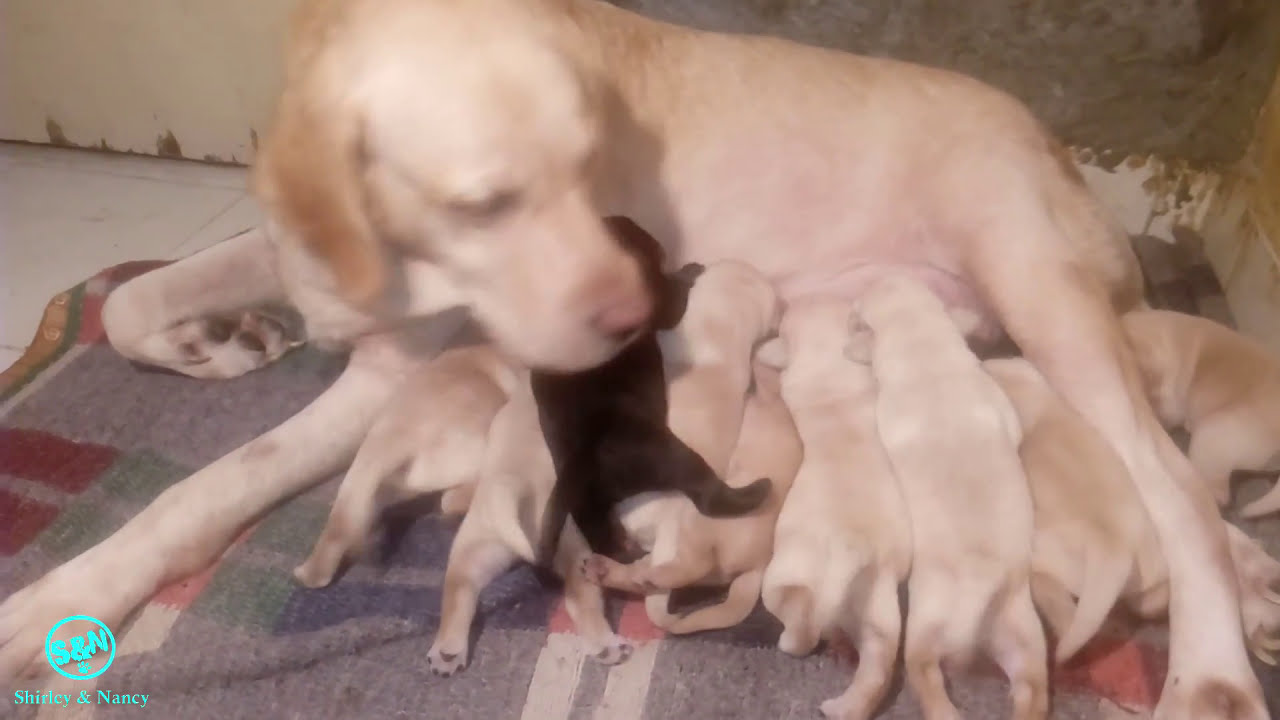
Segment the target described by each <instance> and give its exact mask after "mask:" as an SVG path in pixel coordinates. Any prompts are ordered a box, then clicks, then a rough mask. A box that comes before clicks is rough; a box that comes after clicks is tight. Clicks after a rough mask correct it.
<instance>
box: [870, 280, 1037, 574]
mask: <svg viewBox="0 0 1280 720" xmlns="http://www.w3.org/2000/svg"><path fill="white" fill-rule="evenodd" d="M860 311H861V315H862V318H863V320H864V321H865V322H866V323H867V324H868V325H869V326H870V331H871V332H872V334H873V335H874V341H873V343H874V345H873V351H872V356H873V362H872V368H873V371H874V374H875V377H876V381H877V384H878V388H879V390H878V398H877V403H876V415H877V421H878V422H877V425H878V427H879V430H880V438H881V441H882V442H883V443H884V446H885V449H886V450H887V451H888V453H889V456H890V458H891V460H892V464H893V467H894V470H895V472H896V473H897V475H898V479H899V482H900V483H901V484H902V486H903V491H904V493H905V494H906V496H907V502H908V505H909V506H910V507H911V510H912V513H913V515H919V516H920V517H921V518H922V519H923V522H919V523H918V524H917V527H916V528H915V542H916V545H917V547H923V548H925V549H926V550H927V551H928V552H939V553H942V554H946V553H948V552H951V551H956V552H962V553H963V552H973V551H977V552H980V553H982V554H987V553H990V554H993V555H994V556H996V557H1004V556H1007V555H1008V554H1009V553H1010V552H1014V553H1017V552H1019V551H1022V552H1025V550H1026V547H1027V543H1029V541H1030V537H1031V532H1032V519H1031V500H1030V496H1029V492H1028V490H1027V486H1026V480H1025V477H1024V475H1023V471H1022V465H1021V462H1020V461H1019V459H1018V454H1017V453H1018V445H1019V444H1020V442H1021V440H1022V430H1021V423H1020V422H1019V421H1018V416H1017V414H1016V412H1015V411H1014V409H1013V407H1012V405H1011V404H1010V402H1009V399H1008V398H1007V397H1006V396H1005V394H1004V392H1003V390H1001V388H1000V386H999V385H998V384H997V383H996V382H995V380H993V379H992V378H991V377H990V376H989V375H988V374H987V373H986V372H985V371H984V370H983V369H982V366H981V364H980V362H979V361H978V359H977V357H976V356H975V355H974V354H973V353H972V352H971V351H970V350H969V348H968V346H967V345H966V344H965V341H964V338H963V337H962V336H961V334H960V332H959V330H958V329H957V328H956V326H955V325H954V324H953V323H952V321H951V319H950V318H949V317H948V315H947V313H946V311H945V309H944V307H943V305H942V303H941V302H940V301H939V300H937V298H935V297H934V296H933V295H932V293H930V291H929V290H927V289H926V288H924V287H922V286H919V285H917V284H915V283H913V282H911V281H909V280H905V279H899V280H891V281H885V282H884V283H883V284H882V285H880V286H877V287H876V288H873V289H872V290H871V291H870V292H869V294H868V296H867V297H865V298H864V299H863V301H862V302H861V303H860ZM1015 538H1019V540H1018V541H1017V542H1016V543H1015V542H1013V541H1014V539H1015Z"/></svg>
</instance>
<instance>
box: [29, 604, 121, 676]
mask: <svg viewBox="0 0 1280 720" xmlns="http://www.w3.org/2000/svg"><path fill="white" fill-rule="evenodd" d="M71 622H75V623H78V624H80V625H84V624H85V623H88V624H89V625H92V626H93V627H89V626H88V625H84V632H82V633H81V634H79V635H72V636H71V637H69V638H67V639H66V640H54V639H53V634H54V633H55V632H57V631H58V628H60V627H62V626H63V625H66V624H67V623H71ZM77 629H78V626H77ZM108 651H110V654H108V655H106V659H105V660H103V655H104V653H107V652H108ZM44 656H45V658H46V659H47V660H48V661H49V665H50V666H51V667H53V669H54V670H56V671H57V672H58V674H59V675H61V676H63V677H65V678H71V679H72V680H92V679H93V678H96V677H98V676H99V675H101V674H102V673H104V672H106V670H107V668H109V667H111V663H113V662H115V660H116V636H115V635H112V634H111V628H109V627H107V625H106V623H104V622H102V621H101V620H98V619H97V618H92V617H89V616H88V615H72V616H71V617H67V618H63V619H62V620H60V621H58V624H56V625H54V626H53V627H52V628H50V629H49V634H48V635H46V636H45V638H44Z"/></svg>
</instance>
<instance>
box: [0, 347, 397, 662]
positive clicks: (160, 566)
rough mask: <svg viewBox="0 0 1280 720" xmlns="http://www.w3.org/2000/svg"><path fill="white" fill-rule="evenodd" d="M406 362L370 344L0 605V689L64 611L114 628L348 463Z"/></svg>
mask: <svg viewBox="0 0 1280 720" xmlns="http://www.w3.org/2000/svg"><path fill="white" fill-rule="evenodd" d="M404 364H405V359H404V358H403V356H401V355H400V354H399V353H397V352H396V351H395V350H394V348H390V347H386V346H385V345H384V344H381V343H371V344H369V345H365V346H362V347H359V348H357V349H356V351H355V353H354V354H353V356H352V358H351V361H350V364H349V365H348V366H347V368H346V370H345V371H344V372H343V374H342V375H341V376H340V377H339V378H338V380H337V381H336V382H335V383H334V384H333V386H332V387H330V388H329V389H328V390H326V391H325V392H324V393H323V394H322V395H321V396H320V397H319V398H317V399H316V400H315V401H313V402H312V403H311V404H310V405H308V406H307V407H306V408H304V409H303V410H302V411H300V412H299V413H298V414H297V415H294V416H293V417H292V418H290V419H288V420H286V421H285V422H284V423H282V424H281V425H280V426H279V427H276V428H275V429H273V430H271V431H269V432H267V433H265V434H264V435H262V436H261V437H259V438H257V439H255V440H253V441H251V442H249V443H246V444H245V445H242V446H241V447H239V448H237V449H235V450H233V451H231V452H230V453H228V454H226V455H224V456H223V457H221V458H219V459H218V460H216V461H214V462H213V463H212V464H210V465H208V466H207V467H205V468H203V469H202V470H200V471H199V472H197V473H195V474H194V475H192V476H190V477H188V478H187V479H185V480H183V481H181V482H179V483H177V484H175V485H173V486H172V487H170V488H168V489H167V490H165V491H164V492H162V493H161V494H160V495H159V497H157V498H156V499H155V500H154V501H153V502H152V503H151V504H150V505H148V506H147V507H146V508H145V509H143V511H142V512H140V513H139V514H138V515H137V516H136V517H134V518H133V519H132V520H130V521H129V522H128V523H126V524H125V525H124V526H123V527H122V528H120V529H119V530H117V531H116V532H115V533H114V534H112V535H111V536H110V537H108V538H107V539H106V540H104V541H103V542H101V543H99V544H98V545H96V546H94V547H93V548H90V549H89V550H87V551H85V552H84V553H82V554H80V555H79V556H77V557H76V558H75V559H73V560H71V561H70V562H68V563H66V564H64V565H62V566H61V567H59V568H57V569H55V570H53V571H51V572H50V573H48V574H47V575H45V576H44V577H43V578H41V579H40V580H39V581H37V582H36V583H34V584H32V585H31V586H29V587H27V588H25V589H23V590H21V591H19V592H17V593H15V594H14V595H12V596H11V597H9V598H8V599H7V600H5V602H4V604H3V605H0V643H2V644H0V684H3V682H4V681H5V680H7V679H9V678H12V677H14V676H15V675H16V674H17V673H18V672H19V671H21V670H23V669H24V668H25V667H27V666H28V664H29V663H30V665H31V667H32V668H39V667H40V666H41V665H44V666H47V663H44V662H39V663H36V662H34V661H33V658H34V657H36V656H37V655H38V654H39V652H40V649H41V647H42V643H43V642H44V639H45V634H46V633H48V632H49V628H51V627H53V624H54V623H56V622H57V621H58V620H60V619H62V618H64V617H67V616H69V615H78V614H84V615H89V616H91V617H95V618H97V619H99V620H101V621H102V622H104V623H106V624H107V625H108V626H109V627H111V628H114V629H116V630H119V628H120V622H121V621H122V620H123V619H124V618H125V616H126V615H128V614H129V613H130V612H131V611H132V610H134V609H135V608H136V607H138V605H140V604H141V603H143V602H145V601H146V600H147V598H149V597H150V596H151V594H152V593H154V592H155V591H156V590H157V588H159V587H160V586H162V585H164V584H165V583H168V582H172V581H174V580H178V579H180V578H183V577H185V576H187V575H190V574H191V573H193V572H196V571H198V570H200V569H201V568H204V567H205V566H207V565H208V564H209V563H210V562H212V561H213V560H214V559H215V558H217V557H218V555H220V554H221V553H222V552H223V551H224V550H226V548H227V547H228V546H229V545H230V543H231V542H232V540H233V539H234V538H235V536H236V534H237V533H239V532H240V531H241V530H242V529H243V528H244V527H245V526H246V525H247V524H248V523H249V522H251V521H252V520H253V519H254V518H256V517H258V516H259V515H260V514H261V513H263V512H264V511H266V510H267V509H269V508H271V507H272V506H274V505H276V504H277V503H279V502H280V501H281V500H283V499H285V498H287V497H289V496H291V495H293V494H295V493H297V492H299V491H301V490H304V489H306V488H307V487H310V486H312V485H314V484H315V483H317V482H319V481H320V480H322V479H324V477H325V476H326V475H327V474H329V473H332V472H334V471H335V470H338V469H339V468H340V467H342V465H343V464H344V463H346V462H349V461H350V460H351V457H352V456H353V455H354V454H355V451H356V448H357V446H358V445H359V444H360V441H361V440H362V439H363V437H364V434H365V432H366V431H367V430H368V428H369V426H370V425H371V424H372V422H373V419H374V417H375V415H376V414H377V413H378V411H379V410H380V409H381V408H382V406H383V404H384V403H385V402H386V401H387V400H388V399H389V398H390V397H391V395H392V393H393V392H394V390H395V388H396V387H397V386H398V385H399V384H400V382H401V379H402V372H403V365H404Z"/></svg>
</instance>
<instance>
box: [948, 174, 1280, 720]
mask: <svg viewBox="0 0 1280 720" xmlns="http://www.w3.org/2000/svg"><path fill="white" fill-rule="evenodd" d="M1007 209H1008V211H1007V212H1002V213H1001V214H1000V215H999V216H998V217H999V220H998V221H997V222H998V224H997V225H996V226H995V227H991V226H986V227H982V228H981V236H980V237H975V238H973V244H972V245H971V246H970V247H969V248H968V250H969V251H970V257H969V258H968V269H969V272H970V274H971V276H972V277H974V278H975V280H976V282H977V284H978V286H979V287H980V288H982V289H983V290H984V294H985V295H986V299H987V301H988V302H989V303H990V304H991V305H992V307H994V308H995V310H996V312H997V314H998V315H999V317H1000V319H1001V321H1002V323H1003V325H1004V327H1005V330H1006V331H1007V332H1008V333H1009V335H1010V337H1012V338H1013V339H1014V341H1015V342H1016V343H1017V344H1018V346H1019V347H1020V348H1021V349H1022V351H1023V353H1024V354H1025V355H1026V357H1027V358H1028V359H1029V360H1030V361H1031V362H1032V363H1034V364H1035V365H1036V367H1037V368H1038V369H1039V370H1040V371H1041V373H1043V374H1044V376H1045V377H1046V378H1047V379H1048V381H1049V383H1050V384H1051V385H1052V386H1053V387H1054V389H1055V390H1057V391H1058V392H1059V393H1060V394H1061V395H1062V397H1063V398H1064V399H1066V400H1067V401H1068V402H1069V403H1070V404H1071V405H1072V406H1073V407H1074V408H1075V409H1076V410H1078V411H1079V412H1080V413H1081V414H1083V415H1084V416H1085V417H1086V418H1087V419H1088V420H1089V421H1090V422H1091V423H1093V424H1094V426H1095V427H1097V428H1098V429H1099V431H1101V432H1102V433H1103V435H1104V436H1105V437H1106V438H1107V440H1108V441H1109V442H1110V443H1111V445H1112V447H1114V448H1115V449H1116V450H1117V451H1118V452H1119V454H1120V456H1121V458H1122V459H1123V460H1124V462H1125V465H1126V466H1127V468H1128V469H1129V472H1130V474H1131V475H1132V477H1133V480H1134V484H1135V486H1136V487H1137V488H1138V490H1139V492H1140V494H1141V496H1142V500H1143V503H1144V504H1145V505H1146V507H1147V510H1148V511H1149V513H1150V516H1151V519H1152V521H1153V524H1154V526H1155V528H1156V531H1157V535H1158V537H1159V538H1160V543H1161V545H1162V547H1163V548H1164V553H1165V556H1166V558H1167V559H1168V564H1169V577H1170V585H1171V589H1172V592H1171V603H1170V629H1171V636H1170V658H1169V673H1168V676H1167V679H1166V682H1165V686H1164V691H1163V693H1162V695H1161V699H1160V703H1159V705H1158V706H1157V711H1156V718H1157V719H1158V720H1265V718H1267V710H1266V707H1265V704H1264V701H1263V698H1262V690H1261V687H1260V686H1259V684H1258V680H1257V678H1256V677H1255V676H1254V674H1253V670H1252V668H1251V667H1250V665H1249V658H1248V653H1247V651H1246V650H1245V647H1244V642H1243V638H1242V636H1241V633H1240V631H1239V628H1240V610H1239V604H1238V596H1237V593H1236V587H1235V577H1234V572H1233V567H1232V564H1231V557H1230V554H1229V553H1228V550H1227V544H1226V536H1225V533H1224V532H1223V529H1222V523H1221V520H1220V519H1219V515H1218V508H1217V506H1216V504H1215V503H1214V500H1213V498H1212V497H1211V496H1210V494H1209V492H1208V491H1207V490H1206V489H1205V486H1204V484H1203V483H1202V482H1201V481H1200V479H1199V478H1197V477H1196V474H1195V472H1194V470H1193V469H1192V467H1191V465H1190V463H1189V462H1188V461H1187V459H1186V458H1185V457H1184V456H1183V455H1182V454H1181V453H1180V452H1179V451H1178V449H1177V447H1176V446H1175V445H1174V444H1173V441H1172V440H1171V439H1170V438H1169V436H1168V434H1167V433H1165V431H1164V429H1163V428H1162V427H1161V426H1160V423H1159V422H1158V421H1157V419H1156V416H1155V413H1154V412H1153V410H1152V408H1151V406H1150V404H1149V403H1148V401H1147V398H1146V396H1145V393H1144V392H1143V388H1142V384H1141V380H1140V377H1139V375H1138V370H1137V365H1136V362H1135V361H1134V358H1133V356H1132V352H1131V350H1130V348H1129V346H1128V345H1127V343H1126V342H1125V340H1124V336H1123V334H1122V331H1121V327H1120V323H1119V320H1118V319H1117V317H1116V314H1115V311H1114V309H1113V308H1112V307H1111V305H1110V302H1109V299H1108V293H1107V292H1106V290H1105V289H1104V288H1103V287H1102V285H1101V283H1100V281H1098V279H1097V278H1095V277H1093V276H1091V275H1089V274H1087V273H1086V272H1085V271H1083V270H1082V269H1081V268H1080V266H1079V264H1078V263H1077V262H1076V260H1075V258H1071V257H1069V256H1067V252H1068V248H1069V247H1070V243H1069V242H1068V241H1067V240H1066V239H1064V238H1061V236H1060V234H1059V232H1060V231H1059V228H1058V227H1057V225H1056V224H1055V223H1053V222H1052V221H1051V220H1050V218H1049V217H1048V215H1047V212H1046V211H1045V210H1044V208H1043V201H1042V199H1041V198H1039V197H1035V198H1021V201H1017V202H1015V201H1011V203H1010V204H1009V205H1008V206H1007ZM988 220H990V219H989V218H988ZM1080 242H1086V241H1085V240H1081V241H1080Z"/></svg>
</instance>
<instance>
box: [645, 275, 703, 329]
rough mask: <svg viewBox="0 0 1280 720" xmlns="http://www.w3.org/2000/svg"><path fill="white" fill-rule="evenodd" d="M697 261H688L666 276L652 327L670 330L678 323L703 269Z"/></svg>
mask: <svg viewBox="0 0 1280 720" xmlns="http://www.w3.org/2000/svg"><path fill="white" fill-rule="evenodd" d="M705 269H706V268H704V267H703V266H702V265H700V264H699V263H689V264H688V265H685V266H684V267H682V268H680V269H679V270H677V271H675V272H673V273H671V274H670V275H668V276H666V278H665V280H664V282H663V283H662V289H661V291H660V292H659V297H658V310H657V312H656V313H655V315H654V327H655V328H656V329H658V330H670V329H672V328H674V327H675V326H677V325H679V324H680V321H681V320H683V319H684V313H685V311H686V310H688V309H689V293H690V292H692V291H693V285H694V283H696V282H697V281H698V276H699V275H701V274H702V271H703V270H705Z"/></svg>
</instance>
